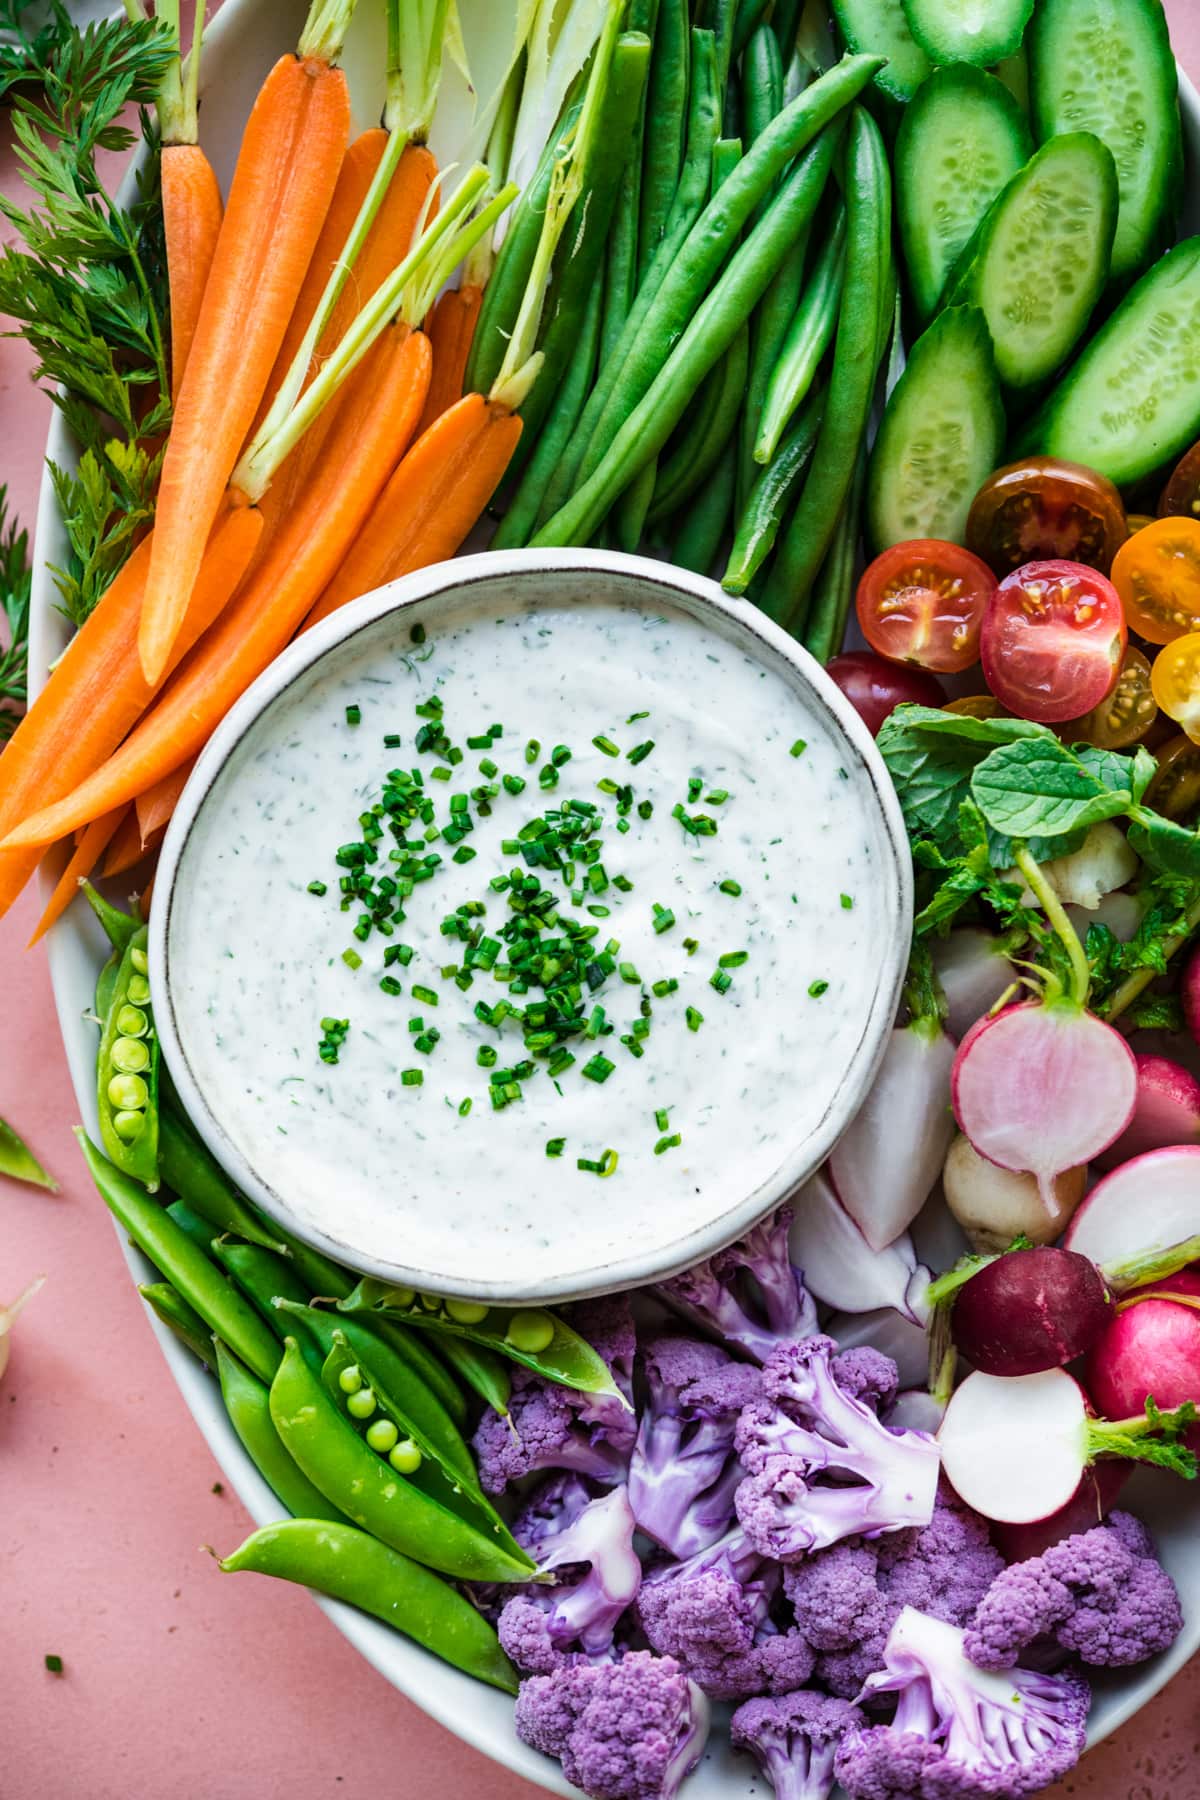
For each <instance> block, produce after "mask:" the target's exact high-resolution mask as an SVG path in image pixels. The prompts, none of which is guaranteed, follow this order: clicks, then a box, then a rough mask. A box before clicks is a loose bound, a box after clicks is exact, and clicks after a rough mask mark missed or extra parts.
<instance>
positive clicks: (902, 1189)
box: [829, 1019, 954, 1250]
mask: <svg viewBox="0 0 1200 1800" xmlns="http://www.w3.org/2000/svg"><path fill="white" fill-rule="evenodd" d="M953 1066H954V1044H953V1042H952V1041H951V1039H950V1038H948V1037H947V1036H946V1033H945V1032H944V1031H942V1030H941V1029H940V1027H939V1026H937V1025H932V1026H931V1024H930V1022H929V1021H928V1020H925V1019H920V1020H917V1021H916V1022H915V1023H914V1024H912V1025H906V1026H903V1027H902V1028H901V1029H900V1030H898V1031H893V1032H892V1034H891V1037H890V1038H889V1039H888V1044H887V1049H886V1050H885V1051H884V1053H883V1061H882V1063H881V1064H880V1066H879V1073H878V1075H876V1077H875V1081H874V1083H873V1085H872V1087H871V1091H870V1093H869V1094H868V1095H867V1098H866V1100H865V1102H864V1103H863V1105H862V1106H861V1107H860V1109H859V1111H858V1114H857V1115H856V1117H855V1118H854V1119H852V1120H851V1122H850V1124H849V1125H848V1126H847V1128H846V1130H845V1131H844V1132H843V1133H842V1136H841V1138H840V1140H839V1142H838V1143H837V1145H836V1146H835V1148H834V1151H833V1154H832V1156H831V1157H830V1158H829V1173H830V1175H831V1176H832V1177H833V1185H834V1187H835V1188H836V1189H837V1196H838V1199H839V1200H840V1201H841V1203H842V1205H843V1206H844V1207H845V1209H846V1211H847V1212H848V1213H849V1214H850V1217H851V1218H852V1219H853V1220H854V1223H855V1224H856V1225H857V1226H858V1228H859V1230H860V1231H861V1232H862V1234H863V1236H864V1237H865V1238H866V1240H867V1243H868V1244H869V1245H870V1246H871V1249H872V1250H884V1249H886V1248H887V1246H888V1245H889V1244H891V1243H894V1242H895V1240H896V1239H897V1238H898V1237H899V1236H900V1234H901V1232H904V1231H907V1230H908V1227H909V1226H910V1225H911V1224H912V1222H913V1220H914V1219H915V1218H916V1216H917V1214H918V1213H919V1212H920V1210H921V1208H922V1207H923V1206H924V1204H925V1201H926V1199H927V1198H928V1196H929V1191H930V1189H931V1188H932V1187H933V1184H934V1182H935V1181H936V1180H937V1178H938V1175H939V1174H940V1173H941V1168H942V1161H943V1158H944V1157H945V1154H946V1149H947V1146H948V1145H949V1142H950V1139H951V1138H952V1137H953V1136H954V1117H953V1114H952V1113H951V1111H950V1070H951V1069H952V1068H953Z"/></svg>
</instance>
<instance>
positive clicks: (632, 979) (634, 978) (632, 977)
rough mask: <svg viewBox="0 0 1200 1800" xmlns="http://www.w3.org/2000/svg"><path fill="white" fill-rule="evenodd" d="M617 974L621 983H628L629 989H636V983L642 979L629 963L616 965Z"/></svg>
mask: <svg viewBox="0 0 1200 1800" xmlns="http://www.w3.org/2000/svg"><path fill="white" fill-rule="evenodd" d="M617 974H618V975H619V976H620V977H621V980H622V981H627V982H629V984H630V986H631V987H636V986H637V984H638V982H639V981H640V980H641V979H642V978H641V976H640V975H639V974H638V972H637V970H636V968H635V967H634V965H633V964H632V963H631V962H623V963H618V964H617Z"/></svg>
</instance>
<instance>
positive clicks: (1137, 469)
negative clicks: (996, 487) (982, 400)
mask: <svg viewBox="0 0 1200 1800" xmlns="http://www.w3.org/2000/svg"><path fill="white" fill-rule="evenodd" d="M1198 436H1200V237H1192V238H1186V239H1185V240H1184V242H1183V243H1182V244H1176V246H1175V248H1174V250H1171V251H1169V252H1168V253H1167V255H1166V256H1164V257H1162V258H1161V259H1160V260H1159V261H1158V262H1156V263H1155V265H1154V267H1153V268H1152V269H1149V270H1148V271H1147V272H1146V274H1145V275H1143V276H1142V279H1141V280H1140V281H1139V282H1138V284H1137V286H1136V287H1134V288H1133V289H1132V290H1131V291H1130V292H1129V293H1128V294H1127V295H1126V296H1125V299H1124V300H1123V301H1122V302H1121V305H1120V306H1119V307H1118V308H1117V310H1116V312H1115V313H1113V315H1112V317H1111V318H1110V319H1109V320H1108V321H1107V323H1106V324H1105V325H1104V326H1103V328H1102V329H1101V330H1100V331H1098V332H1097V334H1096V336H1095V337H1094V338H1093V339H1092V341H1091V343H1090V344H1089V345H1088V347H1087V349H1086V350H1085V351H1084V353H1083V355H1082V356H1081V357H1080V358H1079V360H1078V362H1077V363H1076V364H1075V366H1074V368H1072V369H1071V370H1070V371H1069V372H1068V373H1067V374H1066V375H1065V376H1064V378H1063V379H1062V381H1060V382H1059V384H1058V386H1057V387H1056V388H1055V390H1054V392H1053V393H1052V394H1051V396H1050V398H1049V399H1048V400H1047V401H1046V404H1045V405H1044V406H1043V407H1042V409H1041V411H1040V412H1039V413H1038V414H1037V415H1036V416H1035V417H1034V418H1033V419H1032V420H1030V422H1029V424H1028V425H1027V426H1026V428H1025V429H1024V430H1023V431H1022V433H1021V438H1020V443H1019V445H1018V454H1022V455H1024V454H1027V453H1030V452H1034V451H1037V452H1043V453H1045V454H1047V455H1049V456H1061V457H1066V458H1067V459H1068V460H1069V461H1071V462H1080V463H1086V464H1087V466H1088V468H1090V469H1099V471H1100V473H1101V474H1102V475H1107V476H1108V478H1109V480H1110V481H1115V482H1116V483H1117V485H1118V486H1128V485H1129V484H1130V483H1131V482H1135V481H1140V480H1142V479H1143V477H1144V476H1147V475H1150V474H1152V473H1153V471H1154V470H1155V469H1157V468H1158V467H1160V465H1161V464H1163V463H1165V462H1169V461H1171V460H1172V459H1173V458H1175V457H1176V456H1178V455H1179V454H1180V452H1181V451H1182V450H1184V449H1185V448H1186V447H1187V445H1188V444H1190V443H1192V442H1193V441H1194V439H1195V438H1196V437H1198Z"/></svg>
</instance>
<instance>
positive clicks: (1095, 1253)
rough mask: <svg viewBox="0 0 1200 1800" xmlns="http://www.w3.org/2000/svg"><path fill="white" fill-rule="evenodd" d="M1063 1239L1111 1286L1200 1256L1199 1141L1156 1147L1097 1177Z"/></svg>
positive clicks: (1149, 1277) (1130, 1283) (1151, 1276)
mask: <svg viewBox="0 0 1200 1800" xmlns="http://www.w3.org/2000/svg"><path fill="white" fill-rule="evenodd" d="M1064 1243H1065V1245H1066V1248H1067V1249H1068V1250H1076V1251H1078V1253H1079V1255H1080V1256H1086V1257H1089V1258H1090V1259H1091V1261H1092V1262H1094V1263H1095V1264H1096V1265H1097V1267H1098V1268H1100V1269H1101V1270H1102V1271H1103V1272H1104V1275H1105V1277H1106V1279H1107V1280H1108V1283H1109V1285H1110V1286H1111V1287H1114V1288H1127V1287H1135V1286H1138V1285H1144V1284H1145V1283H1146V1282H1148V1281H1153V1280H1155V1279H1157V1278H1158V1277H1160V1276H1163V1275H1171V1274H1174V1272H1175V1270H1176V1269H1181V1268H1185V1267H1186V1266H1187V1264H1188V1263H1190V1262H1196V1261H1197V1260H1200V1145H1198V1144H1184V1145H1178V1146H1173V1147H1172V1148H1170V1149H1167V1150H1151V1151H1149V1152H1148V1153H1147V1154H1146V1155H1145V1156H1135V1157H1134V1158H1133V1160H1132V1162H1127V1163H1122V1164H1121V1166H1120V1168H1119V1169H1114V1170H1113V1171H1112V1173H1111V1174H1109V1175H1106V1176H1105V1177H1104V1179H1103V1181H1098V1182H1097V1183H1096V1186H1095V1187H1094V1188H1093V1189H1092V1191H1091V1193H1090V1194H1089V1195H1088V1197H1087V1199H1086V1200H1085V1201H1084V1202H1083V1204H1082V1206H1081V1207H1080V1208H1079V1210H1078V1212H1077V1213H1076V1214H1075V1217H1074V1218H1073V1219H1072V1220H1071V1223H1070V1226H1069V1228H1068V1230H1067V1235H1066V1238H1065V1239H1064Z"/></svg>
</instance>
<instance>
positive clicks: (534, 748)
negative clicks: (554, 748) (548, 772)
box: [525, 738, 542, 763]
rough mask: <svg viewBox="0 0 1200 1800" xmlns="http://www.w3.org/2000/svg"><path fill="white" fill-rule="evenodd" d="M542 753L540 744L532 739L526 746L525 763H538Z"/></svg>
mask: <svg viewBox="0 0 1200 1800" xmlns="http://www.w3.org/2000/svg"><path fill="white" fill-rule="evenodd" d="M541 753H542V746H541V745H540V744H539V743H538V741H537V739H536V738H530V740H529V742H528V743H527V744H526V746H525V761H526V762H527V763H535V762H536V761H537V759H538V757H539V756H540V755H541Z"/></svg>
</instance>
